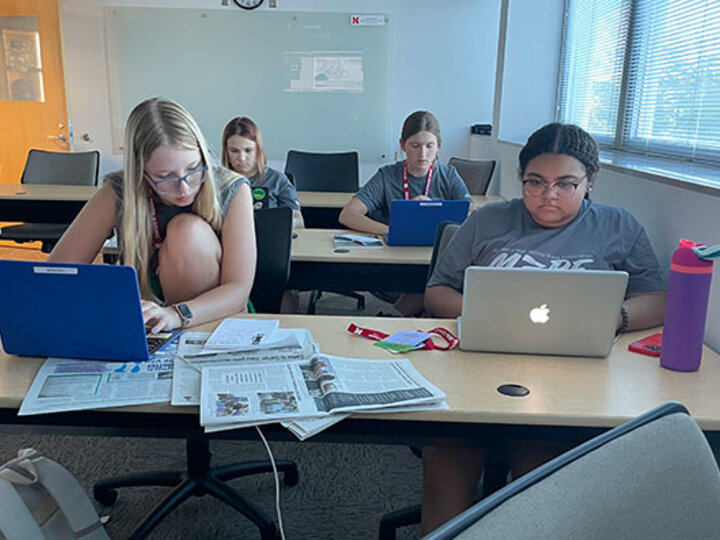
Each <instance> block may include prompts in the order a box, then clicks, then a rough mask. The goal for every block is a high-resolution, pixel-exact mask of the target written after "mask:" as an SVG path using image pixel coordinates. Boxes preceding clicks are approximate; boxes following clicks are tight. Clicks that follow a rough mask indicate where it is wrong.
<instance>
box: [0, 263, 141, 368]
mask: <svg viewBox="0 0 720 540" xmlns="http://www.w3.org/2000/svg"><path fill="white" fill-rule="evenodd" d="M0 339H2V344H3V348H4V350H5V352H7V353H9V354H18V355H22V356H53V357H58V358H83V359H97V360H116V361H131V360H148V359H149V355H148V349H147V339H146V337H145V325H144V324H143V318H142V309H141V307H140V292H139V290H138V284H137V275H136V273H135V269H134V268H132V267H129V266H114V265H113V266H110V265H93V264H60V263H42V262H29V261H7V260H0Z"/></svg>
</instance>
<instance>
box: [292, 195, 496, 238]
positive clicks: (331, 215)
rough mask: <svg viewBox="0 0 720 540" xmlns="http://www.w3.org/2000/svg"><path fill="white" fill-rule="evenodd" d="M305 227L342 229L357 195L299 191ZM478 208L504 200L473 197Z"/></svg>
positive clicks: (486, 196)
mask: <svg viewBox="0 0 720 540" xmlns="http://www.w3.org/2000/svg"><path fill="white" fill-rule="evenodd" d="M297 194H298V200H299V201H300V207H301V208H302V214H303V219H304V220H305V226H306V227H307V228H309V229H336V228H338V227H341V225H340V222H339V221H338V217H339V216H340V211H341V210H342V209H343V206H345V205H346V204H347V203H348V201H349V200H350V199H351V198H352V196H353V195H355V193H347V192H331V191H298V192H297ZM472 199H473V202H474V203H475V205H476V206H482V205H484V204H487V203H489V202H496V201H501V200H503V199H502V197H498V196H496V195H473V196H472Z"/></svg>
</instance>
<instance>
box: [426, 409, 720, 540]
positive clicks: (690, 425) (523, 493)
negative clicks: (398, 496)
mask: <svg viewBox="0 0 720 540" xmlns="http://www.w3.org/2000/svg"><path fill="white" fill-rule="evenodd" d="M718 508H720V471H719V470H718V465H717V462H716V461H715V459H714V456H713V454H712V450H711V449H710V446H709V445H708V442H707V440H706V439H705V436H704V435H703V433H702V431H700V428H699V427H698V425H697V424H696V423H695V421H694V420H693V419H692V418H691V417H690V414H689V413H688V411H687V409H686V408H685V407H684V406H683V405H681V404H679V403H675V402H671V403H666V404H664V405H661V406H660V407H657V408H655V409H653V410H651V411H649V412H647V413H645V414H643V415H641V416H639V417H637V418H635V419H633V420H630V421H629V422H626V423H625V424H622V425H621V426H619V427H616V428H615V429H612V430H610V431H608V432H606V433H603V434H602V435H600V436H598V437H595V438H594V439H591V440H590V441H588V442H586V443H584V444H582V445H580V446H578V447H576V448H574V449H572V450H570V451H568V452H566V453H565V454H562V455H561V456H559V457H557V458H555V459H553V460H552V461H549V462H548V463H546V464H544V465H542V466H540V467H538V468H537V469H535V470H534V471H532V472H530V473H528V474H526V475H524V476H522V477H520V478H518V479H517V480H516V481H514V482H512V483H510V484H508V485H507V486H506V487H505V488H504V489H502V490H500V491H498V492H497V493H495V494H494V495H492V496H491V497H488V498H487V499H485V500H483V501H481V502H479V503H477V504H476V505H474V506H472V507H471V508H469V509H467V510H466V511H465V512H463V513H462V514H460V515H458V516H456V517H455V518H453V519H452V520H450V521H449V522H447V523H445V524H444V525H442V526H441V527H439V528H438V529H436V530H435V531H433V532H432V533H430V534H429V535H427V536H426V537H425V538H426V539H427V540H441V539H442V540H444V539H448V538H463V539H466V538H520V537H523V536H526V537H532V538H540V539H545V538H547V539H550V538H552V539H553V540H563V539H571V538H573V539H574V538H588V539H601V538H603V539H604V538H641V539H651V538H652V539H655V538H717V535H718V531H719V530H720V512H718Z"/></svg>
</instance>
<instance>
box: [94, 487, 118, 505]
mask: <svg viewBox="0 0 720 540" xmlns="http://www.w3.org/2000/svg"><path fill="white" fill-rule="evenodd" d="M117 496H118V493H117V490H116V489H108V488H103V487H97V486H95V487H94V488H93V497H95V500H96V501H97V502H99V503H100V504H104V505H105V506H110V505H112V504H115V501H117Z"/></svg>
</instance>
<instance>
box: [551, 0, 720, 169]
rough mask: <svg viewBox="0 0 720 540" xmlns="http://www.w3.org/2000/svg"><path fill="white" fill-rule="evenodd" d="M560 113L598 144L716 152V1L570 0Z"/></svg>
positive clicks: (719, 147) (719, 158)
mask: <svg viewBox="0 0 720 540" xmlns="http://www.w3.org/2000/svg"><path fill="white" fill-rule="evenodd" d="M558 118H559V120H561V121H564V122H572V123H576V124H579V125H581V126H583V127H584V128H585V129H587V130H588V131H589V132H590V133H592V134H593V135H594V136H595V137H596V138H597V139H598V141H599V142H600V143H601V144H603V145H604V146H610V147H613V148H617V149H621V150H628V151H634V152H639V153H642V154H652V155H662V156H672V157H679V158H684V159H690V160H694V161H713V162H720V2H718V0H634V1H630V0H605V1H603V0H568V3H567V9H566V21H565V33H564V37H563V50H562V57H561V71H560V81H559V92H558Z"/></svg>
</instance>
